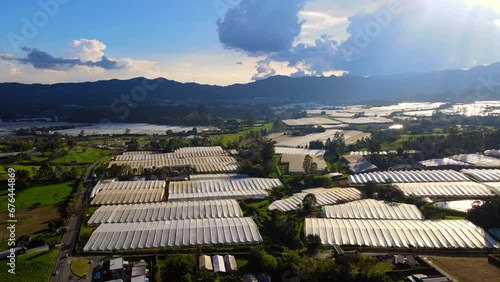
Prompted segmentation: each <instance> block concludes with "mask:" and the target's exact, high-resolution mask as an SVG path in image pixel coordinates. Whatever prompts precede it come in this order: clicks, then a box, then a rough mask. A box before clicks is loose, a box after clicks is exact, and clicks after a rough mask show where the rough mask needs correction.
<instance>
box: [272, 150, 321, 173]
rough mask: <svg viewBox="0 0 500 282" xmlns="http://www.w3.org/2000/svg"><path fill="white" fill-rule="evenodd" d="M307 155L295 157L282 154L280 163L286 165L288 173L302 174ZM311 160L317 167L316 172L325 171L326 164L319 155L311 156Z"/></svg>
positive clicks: (294, 155)
mask: <svg viewBox="0 0 500 282" xmlns="http://www.w3.org/2000/svg"><path fill="white" fill-rule="evenodd" d="M306 156H307V155H296V154H283V155H282V156H281V163H283V164H288V172H289V173H295V174H304V173H305V171H304V167H303V165H304V159H305V157H306ZM311 158H312V159H313V162H315V163H316V165H318V171H324V170H325V169H326V162H325V159H324V158H323V156H321V155H312V156H311Z"/></svg>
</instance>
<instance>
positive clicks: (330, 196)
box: [268, 188, 361, 212]
mask: <svg viewBox="0 0 500 282" xmlns="http://www.w3.org/2000/svg"><path fill="white" fill-rule="evenodd" d="M307 194H314V195H315V196H316V202H317V204H318V206H325V205H333V204H336V203H337V202H339V201H353V200H359V199H361V192H359V190H358V189H355V188H329V189H326V188H315V189H307V190H303V191H302V192H301V193H297V194H294V195H293V196H291V197H290V198H288V199H283V200H278V201H274V202H272V203H271V205H269V207H268V210H281V211H285V212H287V211H293V210H297V209H298V208H299V207H300V206H302V200H303V199H304V197H305V196H306V195H307Z"/></svg>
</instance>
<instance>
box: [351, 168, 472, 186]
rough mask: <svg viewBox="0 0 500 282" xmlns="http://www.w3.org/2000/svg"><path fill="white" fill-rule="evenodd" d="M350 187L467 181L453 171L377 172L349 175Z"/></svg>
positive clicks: (464, 177) (463, 176)
mask: <svg viewBox="0 0 500 282" xmlns="http://www.w3.org/2000/svg"><path fill="white" fill-rule="evenodd" d="M348 181H349V184H350V185H351V186H362V185H366V183H368V182H370V181H371V182H374V183H413V182H414V183H418V182H460V181H469V179H468V178H467V177H466V176H465V175H463V174H461V173H459V172H457V171H454V170H419V171H378V172H368V173H360V174H355V175H350V176H349V177H348Z"/></svg>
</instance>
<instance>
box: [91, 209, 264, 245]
mask: <svg viewBox="0 0 500 282" xmlns="http://www.w3.org/2000/svg"><path fill="white" fill-rule="evenodd" d="M261 242H262V237H261V235H260V233H259V230H258V229H257V225H256V224H255V222H254V221H253V220H252V219H251V218H249V217H237V218H210V219H186V220H172V221H153V222H140V223H137V222H135V223H108V224H101V225H100V226H99V227H97V229H96V230H95V231H94V233H92V236H91V237H90V239H89V240H88V242H87V244H86V245H85V247H84V248H83V249H84V251H111V250H133V249H149V248H166V247H187V246H201V245H241V244H257V243H261Z"/></svg>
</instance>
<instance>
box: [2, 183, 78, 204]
mask: <svg viewBox="0 0 500 282" xmlns="http://www.w3.org/2000/svg"><path fill="white" fill-rule="evenodd" d="M74 184H75V181H67V182H62V183H56V184H48V185H35V186H33V187H30V188H28V189H26V190H24V191H22V192H19V193H17V194H16V203H15V204H16V209H18V210H19V209H27V208H32V207H34V206H37V207H43V206H48V205H55V204H60V203H62V202H64V200H66V198H67V197H68V196H69V195H70V194H71V191H72V190H73V185H74ZM0 202H2V203H6V202H7V190H6V189H5V190H2V191H0ZM36 203H40V204H36ZM35 204H36V205H35Z"/></svg>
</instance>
